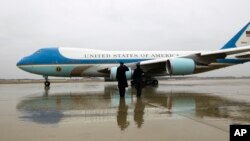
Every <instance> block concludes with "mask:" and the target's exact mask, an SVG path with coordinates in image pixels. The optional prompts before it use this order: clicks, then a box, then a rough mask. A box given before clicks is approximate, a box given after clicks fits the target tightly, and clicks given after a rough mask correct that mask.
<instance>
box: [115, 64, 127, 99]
mask: <svg viewBox="0 0 250 141" xmlns="http://www.w3.org/2000/svg"><path fill="white" fill-rule="evenodd" d="M126 71H129V69H128V67H127V66H125V65H124V63H123V62H121V63H120V66H119V67H118V68H117V73H116V80H117V81H118V88H119V93H120V97H124V95H125V90H126V87H128V82H127V78H126Z"/></svg>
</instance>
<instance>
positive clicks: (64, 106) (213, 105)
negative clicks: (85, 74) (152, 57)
mask: <svg viewBox="0 0 250 141" xmlns="http://www.w3.org/2000/svg"><path fill="white" fill-rule="evenodd" d="M249 86H250V80H249V79H227V80H176V81H173V80H171V81H160V85H159V86H158V87H151V86H147V87H145V88H144V89H143V92H142V97H141V98H137V97H136V91H135V89H134V88H131V87H129V88H128V89H127V90H126V96H125V98H123V99H120V97H119V92H118V89H117V87H116V83H110V82H109V83H105V82H86V83H55V84H52V86H51V87H50V88H46V89H45V88H44V87H43V85H42V84H1V85H0V101H1V102H0V111H1V113H0V134H1V135H0V140H1V141H2V140H3V141H4V140H5V141H7V140H8V141H14V140H19V141H22V140H25V141H29V140H32V141H33V140H42V141H43V140H47V141H49V140H53V141H55V140H60V141H63V140H88V141H91V140H104V141H106V140H109V141H117V140H126V141H127V140H129V141H133V140H136V141H138V140H142V141H147V140H150V141H152V140H157V141H161V140H164V141H165V140H169V141H172V140H173V141H178V140H180V141H183V140H185V141H189V140H190V141H196V140H197V141H200V140H202V141H208V140H209V141H210V140H218V141H228V140H229V125H230V124H236V123H240V124H249V123H250V87H249Z"/></svg>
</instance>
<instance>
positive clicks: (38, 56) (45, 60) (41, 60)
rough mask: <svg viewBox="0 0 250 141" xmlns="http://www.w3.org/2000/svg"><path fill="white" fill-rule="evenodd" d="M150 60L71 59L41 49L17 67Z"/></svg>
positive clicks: (56, 52)
mask: <svg viewBox="0 0 250 141" xmlns="http://www.w3.org/2000/svg"><path fill="white" fill-rule="evenodd" d="M145 60H150V59H134V58H132V59H69V58H66V57H64V56H62V55H61V54H60V52H59V50H58V48H45V49H40V50H38V51H37V52H35V53H34V54H32V55H31V56H28V57H25V58H23V59H22V60H21V61H20V62H18V64H17V65H48V64H118V63H120V62H124V63H133V62H140V61H145Z"/></svg>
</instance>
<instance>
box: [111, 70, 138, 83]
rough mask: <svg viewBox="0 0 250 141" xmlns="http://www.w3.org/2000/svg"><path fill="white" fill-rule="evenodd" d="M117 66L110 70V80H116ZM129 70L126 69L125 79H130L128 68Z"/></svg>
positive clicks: (130, 73) (130, 71)
mask: <svg viewBox="0 0 250 141" xmlns="http://www.w3.org/2000/svg"><path fill="white" fill-rule="evenodd" d="M117 68H118V67H112V68H111V70H110V81H116V74H117ZM128 69H129V70H128V71H126V78H127V80H130V79H132V73H133V72H132V69H131V68H128Z"/></svg>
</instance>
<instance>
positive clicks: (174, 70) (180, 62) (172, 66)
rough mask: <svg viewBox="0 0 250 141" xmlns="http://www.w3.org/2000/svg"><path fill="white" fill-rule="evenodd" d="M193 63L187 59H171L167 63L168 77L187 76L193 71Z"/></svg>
mask: <svg viewBox="0 0 250 141" xmlns="http://www.w3.org/2000/svg"><path fill="white" fill-rule="evenodd" d="M195 66H196V64H195V62H194V60H192V59H187V58H173V59H169V60H168V61H167V73H168V74H169V75H187V74H193V73H194V71H195Z"/></svg>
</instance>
